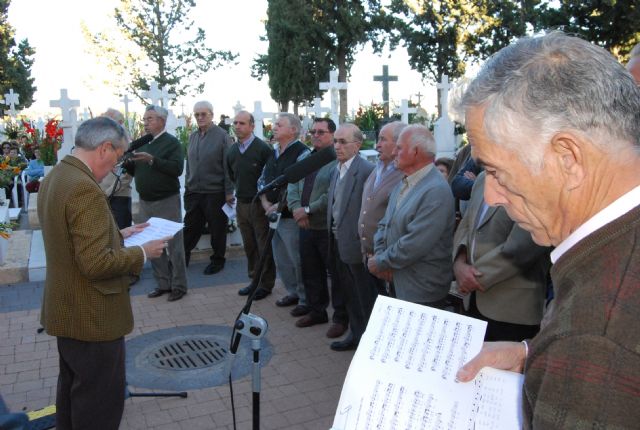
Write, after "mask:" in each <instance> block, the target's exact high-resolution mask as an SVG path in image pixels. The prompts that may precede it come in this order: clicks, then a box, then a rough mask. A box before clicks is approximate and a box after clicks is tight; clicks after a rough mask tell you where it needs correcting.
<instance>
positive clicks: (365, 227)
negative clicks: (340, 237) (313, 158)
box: [358, 170, 404, 255]
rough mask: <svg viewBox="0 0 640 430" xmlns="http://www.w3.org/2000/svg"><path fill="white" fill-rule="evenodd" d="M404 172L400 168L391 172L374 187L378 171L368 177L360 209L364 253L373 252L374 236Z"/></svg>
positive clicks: (359, 223) (361, 244)
mask: <svg viewBox="0 0 640 430" xmlns="http://www.w3.org/2000/svg"><path fill="white" fill-rule="evenodd" d="M403 176H404V173H402V171H400V170H394V171H392V172H389V173H388V174H387V175H386V176H385V177H384V178H382V180H381V181H380V183H379V184H378V187H377V188H375V189H374V187H373V184H374V183H375V182H376V171H375V170H374V171H373V172H371V174H370V175H369V178H367V182H365V184H364V190H363V191H362V208H361V209H360V219H359V220H358V235H359V236H360V248H361V249H362V253H363V254H364V255H366V254H373V236H374V235H375V234H376V231H377V230H378V223H379V222H380V220H381V219H382V217H383V216H384V213H385V211H386V210H387V204H388V203H389V196H390V195H391V191H393V189H394V188H395V187H396V185H398V182H400V181H401V180H402V177H403Z"/></svg>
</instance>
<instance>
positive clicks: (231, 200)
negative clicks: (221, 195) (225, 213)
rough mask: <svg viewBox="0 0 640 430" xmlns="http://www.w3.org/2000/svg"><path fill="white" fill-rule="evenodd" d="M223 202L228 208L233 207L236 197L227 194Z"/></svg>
mask: <svg viewBox="0 0 640 430" xmlns="http://www.w3.org/2000/svg"><path fill="white" fill-rule="evenodd" d="M225 201H226V202H227V204H228V205H229V206H233V204H234V203H235V202H236V196H235V195H233V194H227V195H226V196H225Z"/></svg>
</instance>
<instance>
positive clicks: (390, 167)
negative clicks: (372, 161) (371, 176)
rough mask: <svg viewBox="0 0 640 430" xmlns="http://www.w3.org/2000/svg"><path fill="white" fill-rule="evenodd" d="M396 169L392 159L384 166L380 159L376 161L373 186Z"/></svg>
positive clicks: (375, 186)
mask: <svg viewBox="0 0 640 430" xmlns="http://www.w3.org/2000/svg"><path fill="white" fill-rule="evenodd" d="M395 170H396V165H395V163H394V162H393V161H391V162H390V163H388V164H387V165H386V166H385V165H384V163H383V162H382V161H380V160H378V162H377V163H376V180H375V181H374V182H373V188H377V187H378V185H380V182H382V180H383V179H384V178H385V177H386V176H387V175H389V174H390V173H391V172H393V171H395Z"/></svg>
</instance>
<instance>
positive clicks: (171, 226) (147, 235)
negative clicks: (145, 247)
mask: <svg viewBox="0 0 640 430" xmlns="http://www.w3.org/2000/svg"><path fill="white" fill-rule="evenodd" d="M147 222H148V223H149V224H150V225H149V226H148V227H147V228H145V229H144V230H142V231H141V232H139V233H136V234H134V235H131V236H129V237H128V238H126V239H125V240H124V246H125V247H129V246H138V245H142V244H144V243H147V242H149V241H150V240H156V239H162V238H163V237H173V236H174V235H175V234H176V233H177V232H179V231H180V230H181V229H182V228H183V227H184V224H182V223H180V222H174V221H169V220H168V219H164V218H157V217H151V218H149V219H148V220H147Z"/></svg>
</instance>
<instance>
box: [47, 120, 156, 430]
mask: <svg viewBox="0 0 640 430" xmlns="http://www.w3.org/2000/svg"><path fill="white" fill-rule="evenodd" d="M75 145H76V147H75V150H74V152H73V155H69V156H67V157H65V158H64V159H63V160H62V161H61V162H60V163H59V164H58V165H57V166H56V167H54V168H53V169H52V170H51V172H50V173H49V174H48V175H47V176H46V177H45V179H44V180H43V181H42V185H41V187H40V192H39V196H40V198H39V201H38V218H39V220H40V224H41V226H42V235H43V239H44V247H45V253H46V258H47V275H46V280H45V288H44V297H43V301H42V312H41V323H42V325H43V326H44V328H45V330H46V332H47V333H48V334H49V335H51V336H56V337H57V338H58V339H57V342H58V353H59V355H60V375H59V377H58V390H57V395H56V421H57V422H56V428H57V429H59V430H64V429H71V428H91V429H117V428H118V425H119V423H120V419H121V417H122V411H123V409H124V390H125V373H124V372H125V369H124V356H125V352H124V335H125V334H127V333H129V332H131V329H132V328H133V316H132V313H131V303H130V301H129V275H132V274H135V275H137V274H139V273H140V271H141V270H142V265H143V263H144V261H145V256H146V258H156V257H158V256H159V255H160V254H161V253H162V250H163V249H164V247H165V246H166V240H165V239H162V240H155V241H151V242H147V243H145V244H144V245H143V246H142V247H131V248H124V247H123V245H122V243H123V237H125V236H130V235H131V234H133V233H135V232H137V231H140V230H142V229H143V228H144V226H143V225H142V226H141V225H138V226H133V227H128V228H126V229H124V230H122V232H120V231H118V227H117V225H116V222H115V220H114V219H113V216H112V215H111V211H110V209H109V204H108V202H107V198H106V196H105V195H104V193H103V192H102V190H101V189H100V186H99V185H98V183H99V182H100V181H101V180H102V179H103V178H104V177H105V176H106V175H107V173H108V172H109V171H110V170H111V169H112V168H113V167H114V165H115V164H116V162H117V160H118V158H119V157H120V156H122V154H123V152H124V151H125V150H126V147H127V143H126V141H125V134H124V129H123V128H122V127H121V126H120V125H118V124H117V123H116V122H114V121H113V120H111V119H109V118H104V117H100V118H95V119H92V120H88V121H85V122H84V123H83V124H82V125H81V126H80V127H79V128H78V131H77V134H76V139H75Z"/></svg>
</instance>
